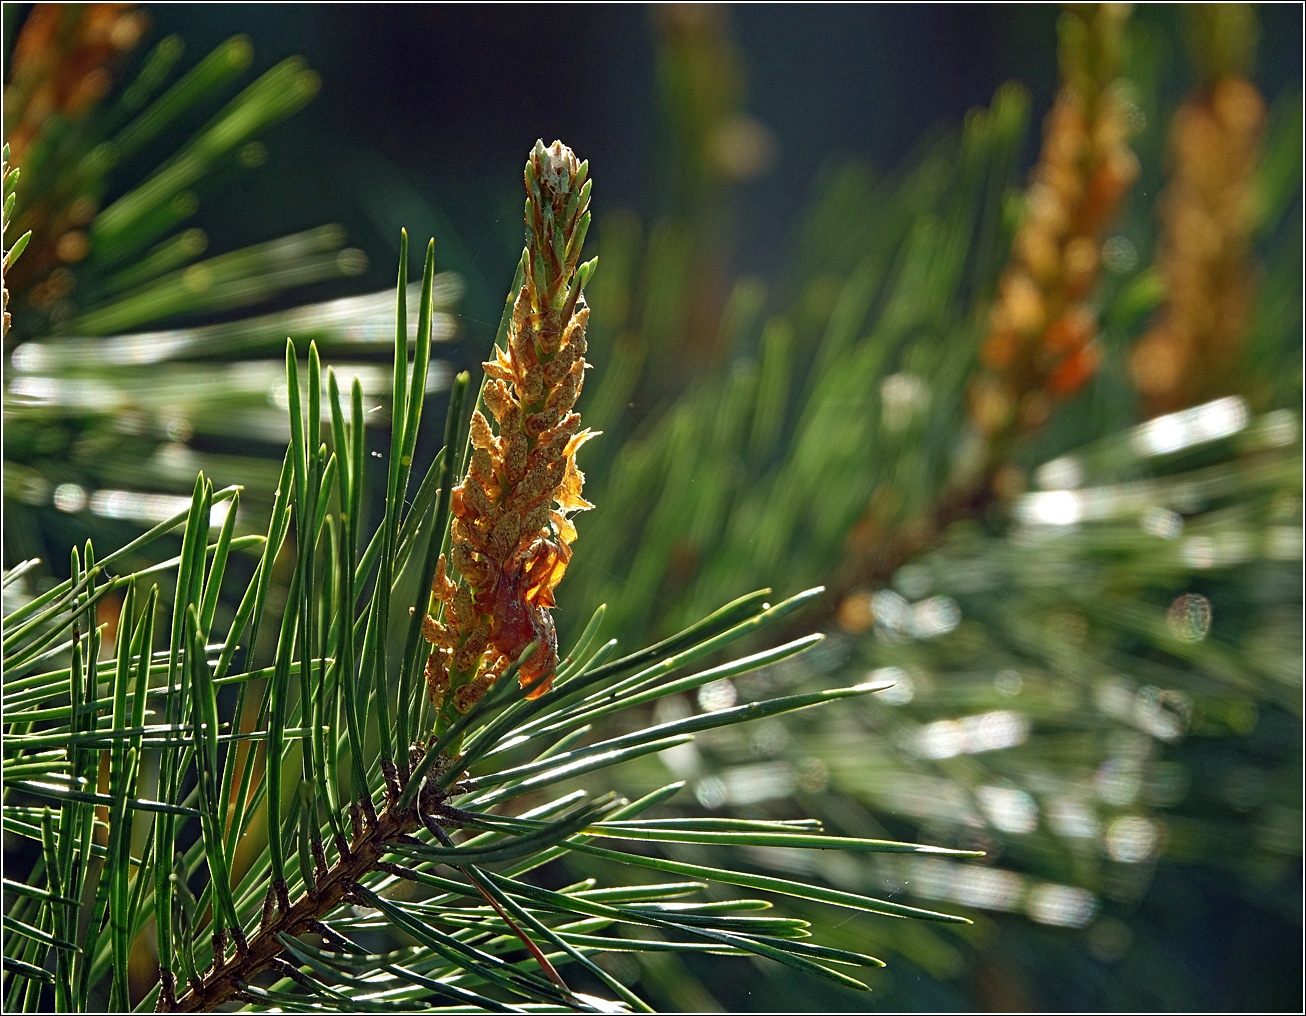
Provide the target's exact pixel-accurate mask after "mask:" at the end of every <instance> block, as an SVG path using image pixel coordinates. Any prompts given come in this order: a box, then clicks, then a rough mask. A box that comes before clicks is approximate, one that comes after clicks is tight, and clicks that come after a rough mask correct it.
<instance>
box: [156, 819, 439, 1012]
mask: <svg viewBox="0 0 1306 1016" xmlns="http://www.w3.org/2000/svg"><path fill="white" fill-rule="evenodd" d="M392 808H393V804H390V805H387V806H386V808H385V809H384V810H383V811H382V812H381V814H380V815H377V816H376V818H375V821H373V822H368V823H366V824H362V823H360V825H359V826H358V827H356V833H355V836H354V841H353V842H352V843H351V844H350V845H349V850H348V851H347V852H346V853H344V854H342V855H341V856H340V858H339V859H338V860H337V861H336V863H335V864H333V865H332V866H331V867H330V868H329V869H327V870H326V873H325V874H324V875H323V876H322V878H321V880H320V881H319V882H318V884H317V885H316V887H308V888H306V890H305V892H304V894H303V895H302V896H300V897H299V899H298V900H296V901H295V902H294V904H293V905H291V904H289V901H288V900H286V901H284V902H280V901H279V902H278V904H276V905H274V906H273V907H271V908H265V912H264V913H265V918H266V919H265V920H264V921H263V922H262V924H261V926H260V927H259V930H258V931H257V932H256V933H255V935H254V937H253V938H251V939H250V940H249V942H248V944H247V946H246V948H245V949H243V950H241V949H237V951H236V952H235V954H234V955H233V956H232V957H231V958H230V959H228V960H226V961H225V962H223V963H221V964H219V963H218V962H217V961H216V958H215V963H214V966H213V968H212V969H211V970H210V971H209V972H208V974H207V976H205V977H204V979H203V981H202V982H201V983H200V984H198V985H196V986H192V987H191V988H190V990H188V991H187V992H186V993H185V994H184V995H182V996H181V997H180V998H178V999H176V1000H175V1001H172V1002H171V1003H170V1004H169V1001H170V1000H169V998H168V995H169V994H170V993H168V992H165V993H163V994H162V995H161V996H160V1002H159V1008H158V1011H159V1012H212V1011H213V1010H215V1009H217V1008H218V1006H220V1005H222V1004H223V1003H224V1002H227V1001H230V1000H231V999H233V998H236V997H237V996H238V995H239V992H240V990H241V985H243V984H247V983H249V982H250V981H252V980H253V978H254V976H255V975H256V974H258V973H259V972H261V971H263V970H266V969H267V968H269V967H273V966H276V965H277V963H276V961H277V960H278V959H280V957H281V953H282V951H283V949H284V946H283V945H282V944H281V941H280V940H279V938H278V936H279V935H283V934H284V935H290V936H292V937H293V936H297V935H303V934H306V933H309V932H312V931H315V930H316V928H317V927H321V921H322V919H323V918H324V917H326V916H327V915H329V914H330V913H331V912H332V911H334V910H335V909H336V908H337V907H338V906H340V904H341V903H343V902H345V900H346V897H347V896H348V887H349V886H350V884H351V883H354V882H357V881H358V880H359V879H362V878H363V877H364V876H366V875H367V874H368V873H370V872H372V871H376V870H378V868H379V866H380V861H381V856H382V855H383V854H385V853H386V850H387V847H386V844H387V843H389V842H391V841H393V840H397V839H399V838H400V837H402V836H404V835H407V834H408V833H410V832H412V831H413V830H414V829H416V828H417V826H418V824H419V819H418V816H417V809H416V808H409V809H407V810H405V811H404V812H401V813H396V812H394V811H392V810H391V809H392ZM283 892H284V890H283ZM277 895H278V896H280V895H281V894H277ZM269 899H271V895H269ZM238 941H239V940H238Z"/></svg>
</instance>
